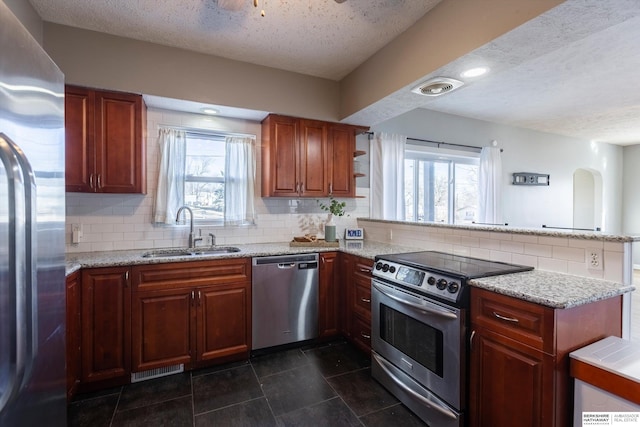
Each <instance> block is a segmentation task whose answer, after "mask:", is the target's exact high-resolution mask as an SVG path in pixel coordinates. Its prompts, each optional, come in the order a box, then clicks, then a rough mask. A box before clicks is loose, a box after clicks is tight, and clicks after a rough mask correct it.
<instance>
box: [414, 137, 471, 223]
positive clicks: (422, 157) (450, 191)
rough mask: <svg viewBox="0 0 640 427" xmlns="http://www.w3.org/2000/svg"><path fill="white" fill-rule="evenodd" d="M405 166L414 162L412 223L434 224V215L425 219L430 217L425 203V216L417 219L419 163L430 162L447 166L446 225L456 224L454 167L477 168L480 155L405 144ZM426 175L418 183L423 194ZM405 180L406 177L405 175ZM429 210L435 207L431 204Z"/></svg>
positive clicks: (432, 213) (431, 186) (425, 187)
mask: <svg viewBox="0 0 640 427" xmlns="http://www.w3.org/2000/svg"><path fill="white" fill-rule="evenodd" d="M404 160H405V164H406V162H407V161H413V162H414V167H413V169H414V171H413V183H414V185H413V194H412V197H413V212H412V216H413V218H414V219H413V221H415V222H436V221H435V213H434V212H430V214H431V218H433V219H427V218H429V217H430V216H429V215H428V214H427V204H426V203H425V214H424V218H423V219H422V220H419V219H418V212H419V198H418V196H419V192H420V187H419V186H418V185H416V184H418V183H419V176H420V169H419V165H420V162H431V163H432V164H433V163H443V164H446V165H447V169H448V170H447V178H448V183H447V224H456V219H455V214H456V211H455V209H456V201H455V199H456V165H457V164H466V165H476V166H478V167H479V161H480V153H476V152H473V151H466V150H465V151H464V154H462V153H461V152H460V151H457V150H443V149H430V147H424V146H419V145H413V144H407V146H406V148H405V155H404ZM426 175H427V174H426V173H425V174H424V177H423V182H422V183H420V184H421V185H423V186H424V189H425V193H426V191H427V186H426V183H427V182H428V181H427V176H426ZM405 179H406V175H405ZM429 188H430V189H431V190H433V185H430V186H429ZM430 193H431V199H433V191H431V192H430ZM425 202H426V198H425ZM429 206H430V207H431V210H433V209H435V205H434V204H433V202H431V204H430V205H429ZM407 213H408V211H407V206H405V219H406V218H407V216H408V215H407Z"/></svg>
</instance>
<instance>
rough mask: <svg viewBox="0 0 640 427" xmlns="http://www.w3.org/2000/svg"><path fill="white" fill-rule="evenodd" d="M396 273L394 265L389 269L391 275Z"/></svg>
mask: <svg viewBox="0 0 640 427" xmlns="http://www.w3.org/2000/svg"><path fill="white" fill-rule="evenodd" d="M395 272H396V268H395V267H394V266H393V265H392V266H391V267H389V273H395Z"/></svg>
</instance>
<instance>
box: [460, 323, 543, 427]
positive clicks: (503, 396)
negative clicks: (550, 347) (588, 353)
mask: <svg viewBox="0 0 640 427" xmlns="http://www.w3.org/2000/svg"><path fill="white" fill-rule="evenodd" d="M474 329H475V330H476V334H475V335H476V336H475V339H474V341H473V349H472V352H471V354H472V361H471V383H470V384H471V385H470V388H471V390H470V406H471V408H470V425H471V426H478V427H512V426H516V425H517V426H522V427H547V426H552V425H554V424H553V410H552V402H553V392H552V390H553V380H552V377H553V374H552V372H553V363H554V362H553V357H552V356H549V355H547V354H545V353H542V352H540V351H537V350H535V349H532V348H531V347H528V346H525V345H522V344H519V343H517V342H515V341H513V340H510V339H509V338H506V337H503V336H501V335H499V334H496V333H493V332H490V331H487V330H483V329H477V328H474ZM544 390H551V392H543V391H544Z"/></svg>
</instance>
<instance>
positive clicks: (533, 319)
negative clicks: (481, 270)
mask: <svg viewBox="0 0 640 427" xmlns="http://www.w3.org/2000/svg"><path fill="white" fill-rule="evenodd" d="M471 322H472V323H474V324H476V325H479V326H482V327H484V328H486V329H489V330H492V331H495V332H497V333H499V334H502V335H504V336H506V337H510V338H513V339H515V340H517V341H519V342H522V343H523V344H526V345H528V346H530V347H533V348H535V349H538V350H542V351H544V352H546V353H549V354H553V353H554V339H553V330H554V310H553V309H551V308H548V307H544V306H541V305H538V304H534V303H530V302H527V301H522V300H519V299H516V298H512V297H508V296H505V295H500V294H496V293H494V292H490V291H486V290H483V289H478V288H472V289H471Z"/></svg>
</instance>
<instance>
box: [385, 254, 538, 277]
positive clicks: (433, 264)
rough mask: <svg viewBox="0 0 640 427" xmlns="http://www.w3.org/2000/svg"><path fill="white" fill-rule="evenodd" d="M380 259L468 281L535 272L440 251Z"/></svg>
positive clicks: (524, 267) (502, 263)
mask: <svg viewBox="0 0 640 427" xmlns="http://www.w3.org/2000/svg"><path fill="white" fill-rule="evenodd" d="M378 259H381V260H385V261H391V262H396V263H398V264H404V265H406V266H410V267H415V268H418V269H421V270H425V271H432V272H436V273H440V274H448V275H455V276H459V277H461V278H466V279H474V278H479V277H487V276H498V275H501V274H510V273H518V272H521V271H529V270H533V267H529V266H526V265H518V264H509V263H506V262H498V261H489V260H485V259H479V258H471V257H466V256H460V255H452V254H448V253H445V252H438V251H421V252H407V253H399V254H390V255H378V256H377V257H376V260H378Z"/></svg>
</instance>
